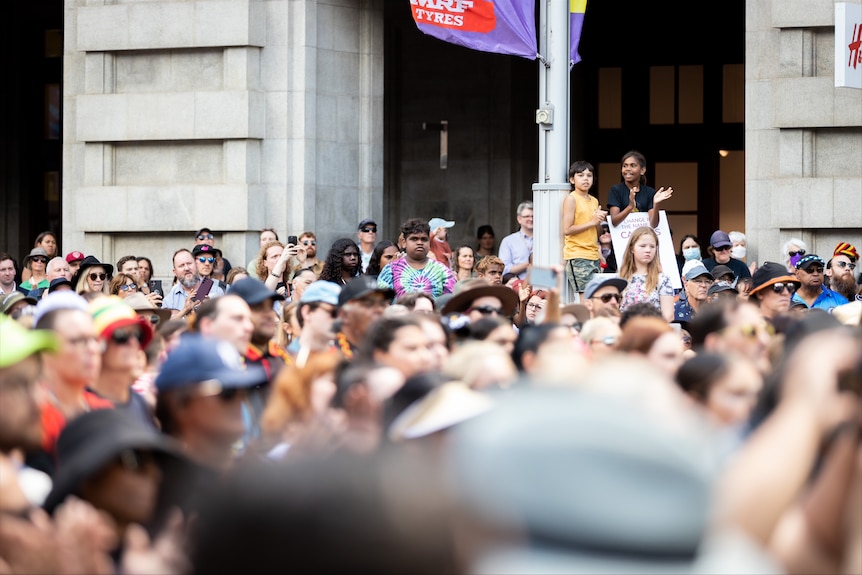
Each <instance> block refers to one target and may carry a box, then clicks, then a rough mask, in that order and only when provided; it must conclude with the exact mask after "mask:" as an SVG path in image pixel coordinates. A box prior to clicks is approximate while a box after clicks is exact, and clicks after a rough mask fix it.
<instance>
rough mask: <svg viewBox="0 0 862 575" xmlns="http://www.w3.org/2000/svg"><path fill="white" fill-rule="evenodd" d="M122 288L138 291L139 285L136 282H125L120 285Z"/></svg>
mask: <svg viewBox="0 0 862 575" xmlns="http://www.w3.org/2000/svg"><path fill="white" fill-rule="evenodd" d="M120 289H121V290H123V291H138V286H136V285H135V284H123V285H121V286H120Z"/></svg>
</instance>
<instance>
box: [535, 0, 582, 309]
mask: <svg viewBox="0 0 862 575" xmlns="http://www.w3.org/2000/svg"><path fill="white" fill-rule="evenodd" d="M539 54H540V55H541V56H540V59H539V60H540V65H539V108H538V109H537V110H536V123H537V124H538V129H539V177H538V181H537V182H536V183H535V184H533V215H534V222H535V227H534V228H533V265H536V266H549V265H551V264H558V263H560V262H562V259H563V249H562V246H563V237H562V231H561V230H562V228H561V221H560V220H561V213H562V205H563V200H564V199H565V198H566V196H567V195H568V194H569V192H570V191H571V189H572V187H571V185H569V183H568V180H567V178H566V176H567V173H568V169H569V141H570V138H569V81H570V77H571V74H570V67H569V0H540V5H539ZM570 291H571V290H570V288H569V286H568V282H566V281H565V279H563V290H562V293H561V301H562V302H563V303H566V302H571V301H574V298H575V297H576V296H575V294H571V293H569V292H570Z"/></svg>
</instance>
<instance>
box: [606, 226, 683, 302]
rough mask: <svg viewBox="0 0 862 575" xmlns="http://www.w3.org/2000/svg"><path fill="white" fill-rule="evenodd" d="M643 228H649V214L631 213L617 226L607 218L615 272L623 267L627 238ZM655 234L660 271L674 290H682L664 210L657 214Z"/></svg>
mask: <svg viewBox="0 0 862 575" xmlns="http://www.w3.org/2000/svg"><path fill="white" fill-rule="evenodd" d="M643 226H647V227H649V214H648V213H647V212H634V213H631V214H629V215H628V216H626V219H624V220H623V221H621V222H620V225H618V226H615V225H614V224H613V223H611V217H610V216H608V227H609V228H610V230H611V239H612V240H613V242H614V254H615V255H616V258H617V270H619V269H620V267H621V266H622V265H623V255H624V254H625V253H626V246H627V245H628V243H629V237H630V236H631V235H632V232H633V231H635V230H636V229H638V228H640V227H643ZM655 233H656V235H657V236H658V255H659V259H660V262H661V268H662V271H663V272H664V273H665V274H667V275H668V277H670V283H671V284H672V285H673V288H674V289H682V280H681V279H680V277H679V267H678V266H677V264H676V252H675V251H674V247H673V237H671V235H670V226H668V225H667V215H666V214H665V213H664V210H659V212H658V227H657V228H655Z"/></svg>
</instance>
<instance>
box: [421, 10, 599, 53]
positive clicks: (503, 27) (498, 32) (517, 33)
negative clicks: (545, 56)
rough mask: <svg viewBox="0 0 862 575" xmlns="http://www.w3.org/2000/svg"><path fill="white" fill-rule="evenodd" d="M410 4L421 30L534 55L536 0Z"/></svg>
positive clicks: (456, 40)
mask: <svg viewBox="0 0 862 575" xmlns="http://www.w3.org/2000/svg"><path fill="white" fill-rule="evenodd" d="M410 8H411V11H412V12H413V21H414V22H416V27H417V28H419V30H420V31H421V32H423V33H424V34H428V35H429V36H434V37H435V38H439V39H440V40H443V41H444V42H449V43H451V44H458V45H459V46H464V47H466V48H472V49H473V50H481V51H483V52H496V53H498V54H511V55H513V56H522V57H524V58H529V59H530V60H535V59H536V56H537V52H536V11H535V10H536V8H535V0H497V1H491V0H410ZM582 16H583V14H582Z"/></svg>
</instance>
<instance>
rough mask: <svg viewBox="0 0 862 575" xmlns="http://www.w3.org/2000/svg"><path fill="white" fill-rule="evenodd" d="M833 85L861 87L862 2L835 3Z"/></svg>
mask: <svg viewBox="0 0 862 575" xmlns="http://www.w3.org/2000/svg"><path fill="white" fill-rule="evenodd" d="M835 87H836V88H862V4H848V3H846V2H839V3H837V4H835Z"/></svg>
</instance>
